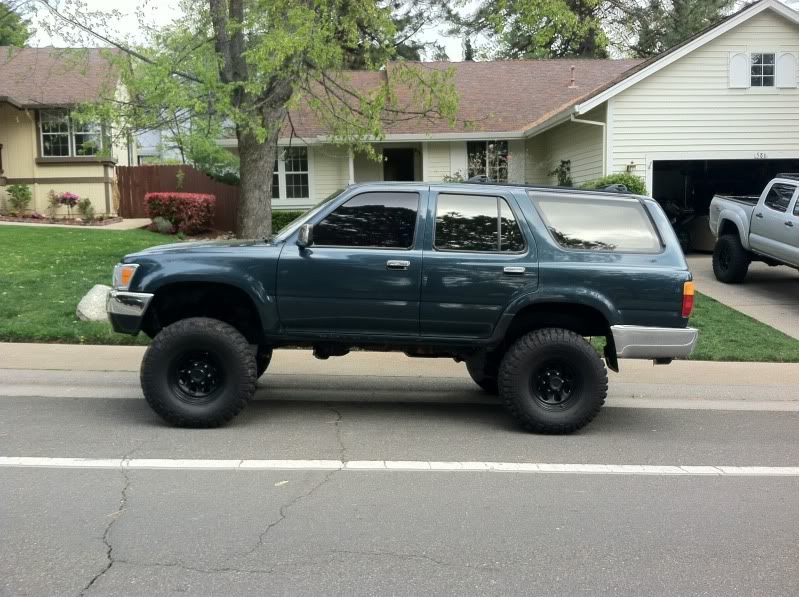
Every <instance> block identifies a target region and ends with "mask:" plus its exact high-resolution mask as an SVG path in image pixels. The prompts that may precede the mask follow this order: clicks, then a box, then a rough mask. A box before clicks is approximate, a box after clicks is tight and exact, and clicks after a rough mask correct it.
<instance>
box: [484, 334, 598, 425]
mask: <svg viewBox="0 0 799 597" xmlns="http://www.w3.org/2000/svg"><path fill="white" fill-rule="evenodd" d="M499 392H500V396H501V397H502V399H503V401H504V403H505V406H506V407H507V408H508V410H509V411H510V413H511V415H513V417H514V418H515V419H516V420H517V421H518V422H519V423H521V425H522V427H524V428H525V429H527V430H528V431H532V432H535V433H549V434H566V433H571V432H573V431H577V430H578V429H581V428H582V427H584V426H585V425H587V424H588V423H590V422H591V421H592V420H593V419H594V417H595V416H596V415H597V413H598V412H599V409H600V408H601V407H602V405H603V404H604V402H605V398H606V397H607V393H608V374H607V369H606V368H605V364H604V363H603V362H602V359H600V358H599V354H598V353H597V352H596V350H595V349H594V348H593V347H592V346H591V345H590V344H589V343H588V342H587V341H586V340H585V338H583V337H582V336H580V335H579V334H576V333H574V332H571V331H569V330H564V329H559V328H549V329H543V330H538V331H535V332H531V333H529V334H526V335H525V336H522V337H521V338H520V339H519V340H517V341H516V343H515V344H513V346H511V347H510V349H509V350H508V352H507V353H505V356H504V358H503V359H502V364H501V365H500V368H499Z"/></svg>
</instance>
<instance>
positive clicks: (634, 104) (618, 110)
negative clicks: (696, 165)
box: [610, 11, 799, 176]
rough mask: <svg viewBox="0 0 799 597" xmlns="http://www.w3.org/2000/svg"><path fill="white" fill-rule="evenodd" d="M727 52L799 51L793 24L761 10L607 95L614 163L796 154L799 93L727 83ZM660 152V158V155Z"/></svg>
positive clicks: (640, 167) (616, 166) (640, 166)
mask: <svg viewBox="0 0 799 597" xmlns="http://www.w3.org/2000/svg"><path fill="white" fill-rule="evenodd" d="M732 51H745V52H780V51H793V52H797V51H799V27H797V26H796V25H794V24H792V23H790V22H789V21H787V20H785V19H783V18H782V17H780V16H778V15H776V14H775V13H772V12H770V11H766V12H764V13H761V14H760V15H757V16H755V17H753V18H752V19H750V20H749V21H747V22H745V23H743V24H741V25H739V26H738V27H736V28H735V29H733V30H731V31H729V32H728V33H726V34H724V35H722V36H720V37H718V38H717V39H715V40H713V41H712V42H709V43H708V44H706V45H705V46H703V47H701V48H698V49H697V50H694V51H693V52H691V53H690V54H688V55H687V56H684V57H683V58H681V59H679V60H677V61H676V62H674V63H673V64H671V65H669V66H667V67H665V68H663V69H662V70H661V71H659V72H657V73H655V74H654V75H652V76H650V77H648V78H647V79H644V80H642V81H641V82H639V83H638V84H636V85H634V86H632V87H630V88H629V89H627V90H625V91H624V92H622V93H620V94H619V95H618V96H616V97H615V98H614V99H612V100H611V110H610V111H611V125H612V128H611V131H612V133H611V147H612V165H613V170H614V171H616V172H622V171H624V170H625V169H626V168H627V166H629V165H631V164H634V165H635V170H634V171H635V172H637V173H638V174H639V175H641V176H643V175H644V172H645V169H646V168H647V167H648V162H649V161H651V160H652V159H653V156H659V158H658V159H665V158H670V159H691V158H692V157H693V158H695V159H713V158H717V159H719V158H724V157H727V158H730V159H742V158H749V159H754V158H755V154H758V153H761V152H762V153H765V154H766V157H768V158H779V157H799V90H797V89H775V88H760V89H757V88H751V89H730V88H729V58H730V53H731V52H732ZM664 154H665V155H664Z"/></svg>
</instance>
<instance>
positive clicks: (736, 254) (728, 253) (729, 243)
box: [713, 234, 752, 284]
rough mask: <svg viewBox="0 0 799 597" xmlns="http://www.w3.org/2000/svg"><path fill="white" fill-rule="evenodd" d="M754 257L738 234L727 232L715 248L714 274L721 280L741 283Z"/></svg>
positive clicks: (728, 282) (727, 282)
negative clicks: (745, 247)
mask: <svg viewBox="0 0 799 597" xmlns="http://www.w3.org/2000/svg"><path fill="white" fill-rule="evenodd" d="M751 263H752V258H751V257H750V255H749V252H748V251H747V250H746V249H744V247H743V245H742V244H741V239H740V238H738V235H737V234H725V235H724V236H721V237H719V239H718V240H717V241H716V246H715V248H714V249H713V274H714V275H715V276H716V279H717V280H718V281H719V282H724V283H725V284H740V283H741V282H743V281H744V278H746V272H747V271H749V265H750V264H751Z"/></svg>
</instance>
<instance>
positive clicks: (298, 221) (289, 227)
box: [273, 189, 344, 241]
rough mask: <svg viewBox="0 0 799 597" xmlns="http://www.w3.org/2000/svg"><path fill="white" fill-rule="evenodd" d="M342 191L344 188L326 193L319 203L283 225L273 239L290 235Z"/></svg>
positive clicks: (284, 238) (281, 239)
mask: <svg viewBox="0 0 799 597" xmlns="http://www.w3.org/2000/svg"><path fill="white" fill-rule="evenodd" d="M343 192H344V189H339V190H337V191H336V192H334V193H331V194H330V195H328V196H327V197H325V198H324V199H322V200H321V201H320V202H319V203H317V204H316V205H315V206H313V207H312V208H311V209H309V210H308V211H306V212H305V213H303V214H302V215H299V216H297V217H296V218H294V219H293V220H292V221H291V222H289V223H288V224H286V225H285V226H283V228H281V229H280V231H279V232H278V233H277V234H275V235H274V236H273V239H274V240H275V241H284V240H286V237H288V236H290V235H291V233H292V232H294V231H295V230H297V229H298V228H299V227H300V226H302V225H303V224H305V222H307V221H308V220H309V219H311V218H312V217H313V216H315V215H316V214H317V213H319V211H321V210H322V208H324V207H325V205H327V204H328V203H330V202H331V201H333V199H335V198H336V197H338V196H339V195H341V193H343Z"/></svg>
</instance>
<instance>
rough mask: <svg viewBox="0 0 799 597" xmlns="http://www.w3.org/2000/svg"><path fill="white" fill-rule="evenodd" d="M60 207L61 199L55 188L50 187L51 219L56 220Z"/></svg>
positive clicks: (48, 195)
mask: <svg viewBox="0 0 799 597" xmlns="http://www.w3.org/2000/svg"><path fill="white" fill-rule="evenodd" d="M59 207H61V199H60V197H59V196H58V194H57V193H56V192H55V191H54V190H52V189H50V192H49V193H47V215H48V216H50V219H51V220H55V216H56V213H58V208H59Z"/></svg>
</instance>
